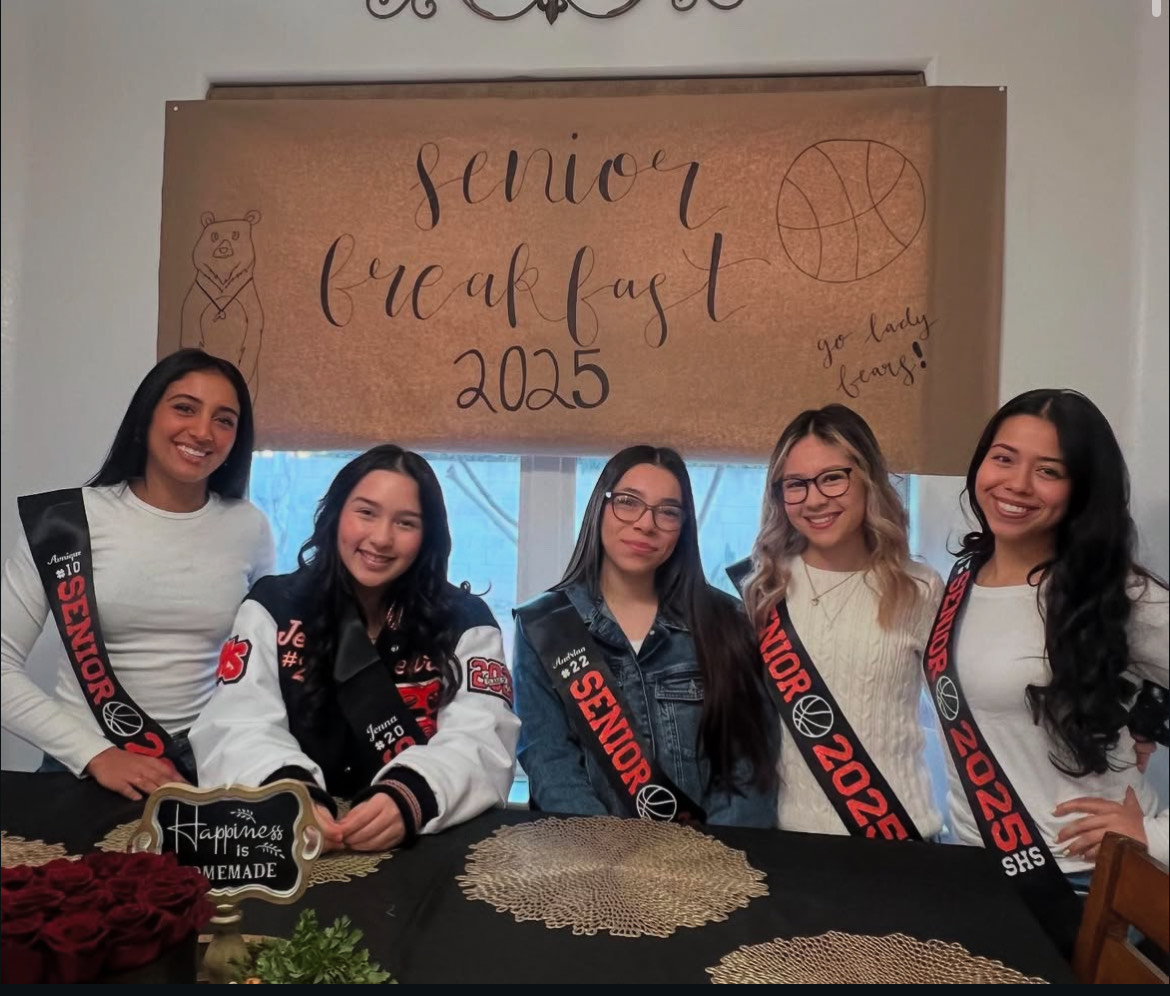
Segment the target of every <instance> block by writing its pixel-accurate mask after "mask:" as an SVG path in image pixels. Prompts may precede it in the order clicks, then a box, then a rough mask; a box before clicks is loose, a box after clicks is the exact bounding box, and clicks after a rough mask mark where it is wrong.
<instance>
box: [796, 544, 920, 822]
mask: <svg viewBox="0 0 1170 996" xmlns="http://www.w3.org/2000/svg"><path fill="white" fill-rule="evenodd" d="M788 568H789V571H790V576H791V579H790V581H789V584H788V593H787V597H786V600H787V603H788V612H789V614H790V615H791V617H792V624H793V626H794V627H795V628H796V632H797V633H798V634H799V636H800V640H801V642H802V643H803V644H804V647H805V649H806V650H807V651H808V653H809V656H810V657H811V658H812V662H813V664H815V665H816V669H817V671H818V672H820V675H821V677H822V678H824V680H825V684H826V685H828V686H829V690H830V691H831V692H832V693H833V698H834V699H836V700H837V704H838V705H839V706H840V707H841V710H842V711H843V712H844V713H845V715H846V716H847V717H848V719H849V723H850V725H851V726H852V727H853V729H854V731H855V732H856V733H857V736H858V739H859V740H860V741H861V743H862V744H863V745H864V746H865V749H866V751H867V752H868V753H869V756H870V757H871V758H873V762H874V764H876V765H877V768H878V770H879V771H880V772H881V773H882V775H884V776H885V779H886V781H887V782H889V784H890V788H892V789H893V790H894V794H895V795H897V797H898V799H899V801H900V802H901V803H902V805H903V806H904V807H905V808H906V812H908V813H909V814H910V818H911V819H912V820H913V821H914V825H915V827H916V828H917V829H918V832H919V833H920V834H922V836H923V837H932V836H934V835H935V834H937V833H938V832H939V830H940V829H941V828H942V815H941V814H940V813H939V811H938V808H937V807H936V806H935V805H934V802H933V800H932V796H931V789H930V775H929V773H928V770H927V766H926V758H925V754H924V751H925V734H924V733H923V728H922V724H921V723H920V721H919V702H920V699H921V695H922V689H923V687H924V681H923V676H922V652H923V649H924V647H925V645H926V638H927V636H928V635H929V632H930V626H931V623H932V622H933V621H934V613H935V610H936V609H937V608H938V603H939V600H940V598H941V597H942V580H941V578H939V576H938V574H936V573H935V572H934V571H933V570H931V569H930V568H929V567H926V566H925V565H923V564H912V565H911V574H912V575H913V576H914V577H915V578H917V579H918V581H919V582H921V583H919V584H917V588H918V593H919V598H918V601H917V602H916V604H915V605H914V607H913V608H912V610H911V611H910V612H908V613H905V614H903V616H902V617H901V618H899V619H897V620H896V621H895V622H894V625H893V626H892V627H891V628H890V629H882V627H881V626H879V625H878V603H879V601H880V599H879V597H878V593H877V592H876V591H875V590H874V587H873V585H872V583H868V584H867V581H870V576H868V575H862V574H861V573H860V572H859V573H857V574H856V576H854V577H852V578H849V579H848V580H845V581H844V583H840V584H839V582H841V581H842V579H845V578H847V575H845V574H841V573H838V572H834V571H822V570H818V569H817V568H815V567H810V568H808V573H807V574H806V573H805V567H804V566H803V565H802V563H801V561H800V559H799V558H793V559H792V561H791V562H790V563H789V565H788ZM810 579H811V581H812V585H813V587H815V589H816V591H817V592H820V593H823V597H822V598H821V599H820V601H819V604H817V605H813V604H812V599H813V598H814V597H815V596H814V594H813V591H812V590H811V589H810V586H809V581H810ZM835 585H836V586H837V587H834V586H835ZM781 727H782V736H783V743H782V745H781V748H780V803H779V825H780V829H782V830H801V831H804V832H806V833H831V834H845V833H848V832H849V831H848V830H847V828H846V827H845V824H844V823H842V821H841V817H840V816H838V815H837V811H836V810H835V809H833V806H832V803H830V802H829V799H828V797H827V796H826V795H825V793H824V790H823V789H822V788H821V787H820V784H819V783H818V782H817V780H816V778H815V777H814V775H813V773H812V772H811V771H810V770H809V767H808V764H807V763H806V762H805V760H804V758H803V757H802V756H801V754H800V751H799V750H797V748H796V744H795V743H793V740H792V735H791V734H790V733H789V732H788V729H787V728H786V727H784V726H783V723H781Z"/></svg>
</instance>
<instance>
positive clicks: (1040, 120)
mask: <svg viewBox="0 0 1170 996" xmlns="http://www.w3.org/2000/svg"><path fill="white" fill-rule="evenodd" d="M496 2H497V3H498V4H500V5H501V6H502V5H504V4H505V3H507V4H508V5H510V6H512V7H515V6H517V5H518V2H519V0H496ZM437 5H438V8H439V12H438V14H437V15H436V16H435V17H434V18H433V19H431V20H429V21H422V20H419V19H417V18H415V17H414V16H413V15H410V14H409V13H407V14H403V15H401V16H399V17H398V18H397V19H396V20H394V21H388V22H379V21H376V20H374V19H373V18H371V17H370V16H369V14H368V13H367V12H366V10H365V6H364V3H363V0H201V2H192V0H72V2H69V0H5V2H4V3H3V5H2V7H0V10H2V14H3V26H2V29H3V66H2V72H3V136H2V143H3V148H2V154H3V224H2V228H0V234H2V242H3V264H2V266H3V280H2V291H3V293H2V301H0V304H2V309H3V313H2V316H0V318H2V320H0V332H2V340H0V343H2V348H3V354H2V362H0V389H2V394H3V440H2V444H0V445H2V450H3V475H2V486H0V518H2V529H3V534H2V538H0V539H2V550H3V551H4V552H6V551H7V550H8V548H9V546H10V544H11V542H12V540H13V536H14V528H15V525H16V511H15V496H16V495H17V494H20V493H23V492H27V491H33V490H39V489H45V488H50V487H62V486H65V485H69V484H75V483H78V482H79V481H80V480H82V479H83V478H85V477H86V476H87V475H89V474H90V473H92V472H93V471H94V470H95V469H96V467H97V465H98V463H99V462H100V459H101V456H102V455H103V453H104V451H105V448H106V446H107V445H108V444H109V441H110V439H111V437H112V435H113V430H114V427H115V425H116V423H117V420H118V418H119V417H120V415H121V413H122V410H123V408H124V406H125V403H126V401H127V399H128V398H129V396H130V393H131V391H132V389H133V387H134V386H135V384H136V383H137V381H138V380H139V378H140V377H141V375H142V373H143V372H144V371H145V370H146V369H147V368H148V367H149V366H150V364H151V362H152V360H153V357H154V338H155V323H156V318H157V267H158V231H159V214H160V184H161V180H162V142H163V104H164V101H165V100H166V99H168V98H175V99H184V100H188V99H196V98H199V97H201V96H202V95H203V94H204V92H205V90H206V87H207V85H208V83H210V82H273V81H369V80H405V79H428V78H430V79H453V78H468V79H476V78H490V77H504V76H583V75H595V74H603V75H624V74H670V75H680V74H709V73H771V72H796V71H808V70H818V71H819V70H824V71H850V70H856V69H889V68H925V69H926V71H927V77H928V81H929V82H931V83H935V84H945V85H1005V86H1006V87H1007V88H1008V167H1007V169H1008V184H1007V234H1006V273H1005V301H1004V349H1003V368H1002V386H1001V391H1002V394H1003V396H1004V397H1007V396H1010V395H1012V394H1015V393H1017V392H1018V391H1020V390H1022V389H1025V388H1028V387H1034V386H1040V385H1068V386H1073V387H1077V388H1079V389H1081V390H1083V391H1085V392H1086V393H1087V394H1089V395H1090V396H1091V397H1092V398H1094V400H1096V401H1097V402H1098V404H1100V406H1101V407H1102V408H1103V409H1104V411H1105V413H1106V414H1107V415H1108V416H1109V417H1110V419H1111V420H1112V422H1113V424H1114V426H1115V427H1116V428H1117V430H1118V433H1119V435H1120V436H1121V439H1122V443H1123V445H1124V446H1125V447H1126V450H1127V452H1128V453H1129V454H1130V456H1131V459H1132V460H1133V463H1134V485H1135V508H1136V510H1137V513H1138V516H1139V519H1140V525H1141V527H1142V529H1143V533H1144V535H1145V536H1146V538H1147V540H1148V544H1149V545H1148V547H1147V551H1146V555H1147V557H1148V559H1149V560H1150V561H1151V562H1152V563H1153V564H1154V565H1157V566H1160V567H1161V568H1162V569H1163V570H1165V568H1166V564H1167V559H1168V557H1167V526H1166V518H1167V475H1166V450H1167V402H1166V397H1167V374H1166V358H1167V352H1166V349H1167V347H1166V328H1167V303H1166V300H1167V299H1166V282H1167V256H1166V243H1167V194H1166V189H1167V161H1166V127H1167V126H1166V119H1167V78H1166V66H1167V30H1166V27H1167V20H1168V18H1167V15H1166V14H1163V16H1162V18H1161V19H1160V20H1155V19H1154V18H1152V16H1151V10H1150V3H1149V0H1108V2H1106V0H747V2H746V3H745V4H744V5H743V6H742V7H740V8H739V9H737V10H735V11H732V12H730V13H719V12H716V11H714V10H712V9H710V8H709V6H708V4H707V2H706V0H699V3H698V5H697V7H696V8H695V10H694V11H692V12H691V13H688V14H679V13H676V12H675V11H674V10H673V9H672V8H671V5H670V3H669V2H668V0H644V2H643V3H641V4H640V5H639V6H638V7H637V8H635V9H634V10H633V11H631V12H629V13H627V14H625V15H622V16H621V17H619V18H618V19H616V20H613V21H609V22H603V21H592V20H589V19H586V18H584V17H582V16H580V15H577V14H574V13H572V12H571V11H570V12H569V13H566V14H565V15H564V16H563V17H562V18H561V19H560V20H559V21H558V23H557V24H556V25H555V27H551V28H550V27H549V26H548V25H547V24H546V23H545V21H544V19H543V18H542V17H541V16H540V14H539V13H535V12H534V13H531V14H528V15H526V16H525V17H524V18H522V19H520V20H518V21H515V22H512V23H510V24H491V23H488V22H486V21H484V20H482V19H480V18H478V17H475V16H474V15H473V14H471V13H470V12H469V11H467V10H466V9H464V7H463V5H462V4H461V3H459V2H458V0H437ZM931 488H932V489H933V490H932V491H931V493H932V494H935V495H936V498H935V500H936V501H937V502H938V507H939V508H940V509H948V510H949V509H950V508H953V504H952V502H953V491H954V485H953V482H945V481H944V482H933V483H932V484H931ZM946 520H947V516H946V515H945V514H943V515H940V516H939V517H937V518H933V519H932V526H933V528H934V532H937V533H938V534H939V536H941V537H942V540H939V538H938V537H934V538H931V537H925V538H924V539H925V540H926V541H927V543H928V547H930V548H935V547H937V546H938V545H939V543H940V542H945V535H944V534H945V533H946V531H947V527H946ZM932 536H933V534H932ZM29 757H30V755H28V754H27V753H25V754H18V753H17V751H16V750H15V748H13V745H12V744H11V743H9V742H8V741H7V740H6V741H5V745H4V754H3V758H4V763H5V765H6V766H13V765H15V764H19V763H21V762H23V761H27V760H28V759H29Z"/></svg>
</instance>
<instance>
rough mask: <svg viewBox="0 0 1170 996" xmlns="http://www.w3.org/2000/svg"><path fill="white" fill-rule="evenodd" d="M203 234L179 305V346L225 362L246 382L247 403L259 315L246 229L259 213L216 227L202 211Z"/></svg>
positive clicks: (253, 382)
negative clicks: (181, 318) (189, 281)
mask: <svg viewBox="0 0 1170 996" xmlns="http://www.w3.org/2000/svg"><path fill="white" fill-rule="evenodd" d="M200 221H201V222H202V223H203V232H202V234H201V235H200V236H199V240H198V241H197V242H196V243H195V248H194V250H193V251H192V253H191V259H192V261H193V262H194V264H195V280H194V282H193V283H192V284H191V289H190V290H189V291H187V296H186V297H185V298H184V299H183V325H182V345H183V346H198V347H199V348H200V349H203V350H206V351H207V352H208V353H211V354H213V355H215V356H222V357H223V358H224V359H226V360H231V362H232V363H234V364H235V365H236V366H237V367H239V368H240V371H241V373H243V375H244V377H245V378H246V379H247V381H248V387H249V388H250V389H251V391H252V401H253V402H255V401H256V399H257V397H258V395H259V394H260V367H259V361H260V338H261V335H262V333H263V331H264V311H263V309H262V308H261V307H260V297H259V295H258V294H257V293H256V284H255V282H254V281H253V279H252V278H253V275H254V270H255V268H256V249H255V247H254V246H253V244H252V226H253V225H257V224H259V222H260V212H259V211H249V212H248V213H247V214H246V215H244V217H243V218H234V219H231V220H229V221H216V220H215V215H213V214H212V213H211V212H210V211H204V212H203V214H202V215H201V216H200Z"/></svg>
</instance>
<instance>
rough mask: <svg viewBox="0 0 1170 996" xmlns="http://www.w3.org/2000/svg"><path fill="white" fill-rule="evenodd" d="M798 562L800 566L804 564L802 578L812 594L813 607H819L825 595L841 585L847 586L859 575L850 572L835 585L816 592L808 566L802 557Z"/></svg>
mask: <svg viewBox="0 0 1170 996" xmlns="http://www.w3.org/2000/svg"><path fill="white" fill-rule="evenodd" d="M800 562H801V563H802V564H804V576H805V578H807V579H808V586H809V588H810V589H811V591H812V593H813V597H812V604H813V605H820V604H821V599H822V598H824V597H825V596H826V595H827V594H829V592H831V591H835V590H836V589H838V588H840V587H841V585H843V584H848V583H849V582H850V581H852V580H853V579H854V578H855V577H857V575H858V574H859V573H861V572H860V571H850V572H849V573H848V574H847V575H846V576H845V577H843V578H842V579H841V580H840V581H838V582H837V583H836V584H835V585H831V586H830V587H828V588H826V589H825V590H824V591H817V586H816V585H815V584H813V579H812V575H811V574H810V573H809V572H808V564H807V563H806V562H805V559H804V558H803V557H801V558H800Z"/></svg>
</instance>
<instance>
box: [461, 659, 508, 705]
mask: <svg viewBox="0 0 1170 996" xmlns="http://www.w3.org/2000/svg"><path fill="white" fill-rule="evenodd" d="M467 676H468V677H467V683H468V687H469V688H470V689H471V690H472V691H473V692H483V693H485V694H487V695H495V696H497V697H499V698H501V699H503V700H504V701H505V702H507V703H508V706H509V707H511V705H512V676H511V675H510V674H509V673H508V669H507V668H506V667H505V666H504V665H503V663H502V662H500V661H495V660H490V659H488V658H486V657H472V658H471V660H469V661H468V662H467Z"/></svg>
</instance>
